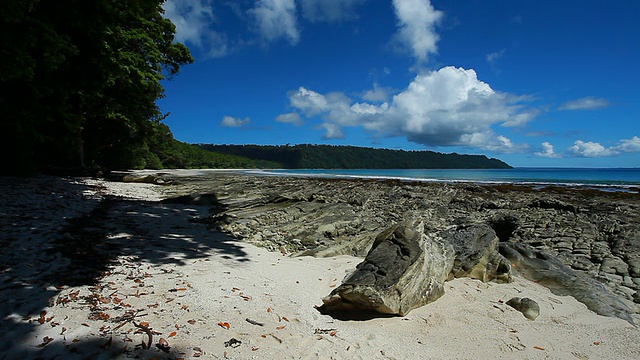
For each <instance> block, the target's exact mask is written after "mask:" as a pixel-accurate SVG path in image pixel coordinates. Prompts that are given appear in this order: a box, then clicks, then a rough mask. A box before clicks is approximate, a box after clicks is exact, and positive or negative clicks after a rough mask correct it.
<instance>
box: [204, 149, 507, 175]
mask: <svg viewBox="0 0 640 360" xmlns="http://www.w3.org/2000/svg"><path fill="white" fill-rule="evenodd" d="M200 146H201V147H202V148H203V149H206V150H209V151H214V152H218V153H223V154H233V155H239V156H244V157H248V158H249V159H251V160H253V161H254V163H255V164H256V165H257V166H258V165H263V166H262V167H271V168H273V167H280V168H286V169H509V168H511V166H509V165H508V164H507V163H505V162H503V161H501V160H498V159H493V158H491V159H490V158H487V157H486V156H484V155H461V154H455V153H454V154H443V153H438V152H434V151H427V150H424V151H405V150H392V149H375V148H366V147H358V146H331V145H309V144H302V145H295V146H288V145H287V146H268V145H213V144H201V145H200Z"/></svg>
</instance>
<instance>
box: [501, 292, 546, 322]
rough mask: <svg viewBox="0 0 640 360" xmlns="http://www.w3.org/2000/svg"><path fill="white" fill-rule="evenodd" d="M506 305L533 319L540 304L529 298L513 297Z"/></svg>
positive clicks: (538, 310)
mask: <svg viewBox="0 0 640 360" xmlns="http://www.w3.org/2000/svg"><path fill="white" fill-rule="evenodd" d="M507 305H509V306H511V307H512V308H514V309H516V310H518V311H520V312H521V313H522V315H524V317H526V318H527V319H529V320H535V319H536V318H537V317H538V315H540V306H539V305H538V303H537V302H535V301H534V300H531V299H529V298H519V297H514V298H511V299H510V300H509V301H507Z"/></svg>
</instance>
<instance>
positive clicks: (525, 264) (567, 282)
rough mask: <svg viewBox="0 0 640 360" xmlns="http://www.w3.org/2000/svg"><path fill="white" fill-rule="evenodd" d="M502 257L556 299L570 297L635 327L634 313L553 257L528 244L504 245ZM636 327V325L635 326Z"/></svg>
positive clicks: (606, 291)
mask: <svg viewBox="0 0 640 360" xmlns="http://www.w3.org/2000/svg"><path fill="white" fill-rule="evenodd" d="M500 253H501V254H503V255H504V256H505V257H506V258H507V259H509V261H511V262H512V264H513V265H514V267H515V270H516V271H518V273H520V274H521V275H522V276H524V277H525V278H527V279H529V280H533V281H536V282H538V283H540V284H541V285H544V286H546V287H547V288H549V289H550V290H551V292H553V293H554V294H556V295H563V296H564V295H570V296H573V297H574V298H576V300H578V301H580V302H581V303H583V304H585V305H586V306H587V307H588V308H589V309H590V310H591V311H593V312H595V313H598V314H600V315H603V316H612V317H619V318H621V319H624V320H626V321H628V322H629V323H631V324H634V321H633V318H632V317H631V313H632V311H631V309H630V308H629V307H628V306H627V305H626V304H625V303H623V302H622V301H620V300H619V299H618V298H616V297H615V296H613V295H612V294H611V293H610V292H609V291H608V290H607V288H606V287H605V286H604V285H603V284H602V283H600V282H598V281H596V280H594V279H591V278H589V277H587V276H585V275H582V274H580V273H578V272H577V271H574V270H572V269H571V268H569V267H568V266H566V265H564V264H563V263H562V262H561V261H560V260H558V258H556V257H555V256H553V255H552V254H550V253H548V252H546V251H543V250H538V249H534V248H532V247H530V246H527V245H525V244H518V243H506V242H505V243H501V244H500ZM634 325H635V324H634Z"/></svg>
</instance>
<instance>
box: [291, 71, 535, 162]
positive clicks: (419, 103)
mask: <svg viewBox="0 0 640 360" xmlns="http://www.w3.org/2000/svg"><path fill="white" fill-rule="evenodd" d="M363 100H367V99H363ZM519 100H520V98H517V97H514V96H509V95H507V94H503V93H499V92H496V91H494V90H493V89H491V87H490V86H489V85H488V84H487V83H484V82H482V81H480V80H478V78H477V75H476V73H475V71H473V70H465V69H462V68H456V67H445V68H442V69H440V70H438V71H432V72H428V73H423V74H419V75H417V76H416V77H415V78H414V80H413V81H412V82H411V83H410V84H409V86H407V88H405V89H404V90H403V91H401V92H400V93H398V94H396V95H395V96H393V97H392V98H391V100H390V101H386V102H383V103H379V102H367V101H354V100H353V99H351V98H349V97H348V96H346V95H345V94H342V93H328V94H320V93H318V92H315V91H313V90H309V89H307V88H304V87H300V88H299V89H298V90H297V91H293V92H291V93H290V94H289V103H290V105H291V106H292V107H293V108H295V109H297V110H299V111H300V112H301V113H302V114H304V115H305V116H307V117H314V116H320V117H321V118H322V119H323V121H324V127H325V129H327V132H328V133H329V132H330V133H331V137H333V134H340V136H343V134H342V132H340V133H338V132H337V129H340V128H342V127H348V126H351V127H353V126H359V127H363V128H365V129H366V130H368V131H370V132H373V133H375V134H376V135H378V136H403V137H406V138H407V139H408V140H409V141H412V142H415V143H419V144H424V145H427V146H468V147H474V148H481V149H485V150H490V151H495V152H503V153H514V152H523V151H526V150H527V145H523V144H514V143H512V142H511V140H509V139H508V138H506V137H504V136H500V135H497V134H496V133H495V132H494V131H493V130H492V126H494V125H503V126H505V125H509V126H513V125H514V123H519V124H521V125H523V124H524V123H526V121H529V120H531V119H532V116H533V115H530V114H529V113H530V111H529V110H526V109H522V105H521V104H519V103H517V101H519ZM369 101H371V99H369ZM528 111H529V112H528ZM514 119H515V120H514ZM326 137H329V135H327V136H326Z"/></svg>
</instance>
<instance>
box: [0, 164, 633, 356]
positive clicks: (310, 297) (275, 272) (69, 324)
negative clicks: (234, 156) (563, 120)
mask: <svg viewBox="0 0 640 360" xmlns="http://www.w3.org/2000/svg"><path fill="white" fill-rule="evenodd" d="M161 172H162V171H161ZM156 173H157V172H156ZM183 174H184V173H183ZM216 174H218V175H216V176H215V179H213V180H214V183H215V186H216V187H215V188H212V187H211V186H212V185H214V183H210V184H206V181H204V182H203V181H199V182H198V184H195V185H194V183H193V182H190V180H187V181H184V179H183V183H182V184H176V185H152V184H146V183H118V182H110V181H103V180H94V179H78V178H70V179H69V178H67V179H65V178H53V177H44V178H42V177H40V178H38V179H31V180H27V183H24V184H19V183H12V182H11V181H8V179H6V178H4V179H0V180H1V182H0V185H1V189H2V195H1V196H2V197H3V198H2V200H3V201H4V203H5V204H7V207H8V209H9V210H11V211H7V210H5V211H4V212H3V213H2V217H1V220H2V227H3V229H9V230H10V231H7V232H5V233H4V234H3V238H2V243H3V245H4V246H5V249H6V250H11V251H12V252H11V254H12V255H13V256H12V257H11V258H8V259H3V260H7V261H8V262H5V263H6V264H8V265H5V267H4V268H3V270H2V280H3V282H2V284H3V285H1V286H0V294H1V295H2V298H4V299H9V298H13V300H12V301H11V302H10V303H8V304H6V305H3V306H2V309H3V310H2V315H3V320H2V325H3V327H2V330H3V335H2V337H1V338H0V343H1V344H2V347H1V348H2V350H0V351H1V352H0V355H2V354H3V356H6V358H7V359H13V358H25V357H35V356H44V357H52V356H53V355H54V354H64V356H66V357H65V358H74V356H77V358H82V357H86V356H88V355H95V356H96V357H97V356H100V355H102V356H107V355H108V357H109V358H130V357H134V356H142V357H143V358H146V357H149V358H151V357H158V358H173V359H175V358H179V357H182V358H193V357H195V356H196V354H199V356H202V357H205V358H206V357H208V358H236V359H249V358H269V357H276V356H277V357H279V358H321V359H324V358H327V359H328V358H332V357H333V358H363V359H364V358H367V359H369V358H372V359H386V358H408V357H410V356H415V355H416V354H421V355H422V356H420V358H424V359H436V358H446V359H464V358H478V357H492V358H513V357H514V356H515V357H520V358H531V359H543V358H549V357H552V358H582V359H586V358H603V359H606V358H612V359H613V358H616V359H620V358H629V359H630V358H635V357H637V356H638V354H640V344H638V343H639V342H638V341H637V340H638V339H640V332H639V331H638V329H637V328H635V327H633V326H631V325H630V324H629V323H627V322H625V321H623V320H621V319H617V318H608V317H602V316H599V315H596V314H595V313H593V312H591V311H589V310H587V309H586V307H585V306H584V305H583V304H581V303H579V302H578V301H576V300H575V299H574V298H573V297H570V296H558V295H555V294H553V293H551V292H550V291H549V290H548V289H547V288H544V287H542V286H541V285H539V284H536V283H534V282H531V281H528V280H526V279H523V278H522V277H516V280H515V282H513V283H510V284H496V283H491V282H489V283H483V282H480V281H478V280H472V279H464V278H463V279H455V280H453V281H449V282H447V283H445V286H446V291H445V295H444V296H443V297H442V298H440V299H439V300H437V301H435V302H434V303H431V304H429V305H426V306H423V307H421V308H418V309H415V310H413V311H412V312H411V313H409V314H408V315H407V316H405V317H394V318H378V319H373V320H369V321H340V320H335V319H333V318H331V317H329V316H326V315H322V314H320V313H319V312H317V310H316V309H314V305H321V300H322V297H324V296H326V295H327V294H328V293H329V292H330V291H331V289H332V288H333V286H336V285H337V284H339V283H340V282H341V281H342V279H343V278H344V277H345V275H346V274H347V273H349V272H350V271H352V269H353V268H354V267H355V265H356V264H357V263H358V262H359V261H360V258H358V257H353V256H350V255H337V256H332V257H319V258H318V257H308V256H305V257H291V256H289V253H288V252H285V254H283V253H282V252H280V251H267V250H266V249H265V247H256V246H254V245H252V242H253V243H256V241H255V239H252V238H250V237H248V236H240V237H235V238H234V237H229V235H228V233H227V234H225V233H220V232H217V231H211V230H209V228H212V227H213V228H214V229H215V227H216V226H218V225H217V224H216V223H210V222H207V221H204V222H203V221H202V220H205V219H208V218H209V217H210V216H211V214H210V213H209V211H210V209H211V206H209V205H198V204H189V205H184V204H168V203H161V202H160V201H159V200H160V199H162V198H166V197H175V196H177V195H179V194H183V193H189V192H198V191H196V190H197V189H200V193H202V192H206V191H202V190H203V189H208V192H211V191H214V192H215V193H216V194H217V195H218V197H217V200H219V201H220V202H222V203H225V204H228V205H225V206H226V207H227V209H226V210H224V212H226V213H227V214H228V215H229V216H231V215H234V214H235V215H242V214H241V213H242V211H245V213H244V214H245V215H246V214H248V213H251V214H252V215H255V216H261V215H264V213H260V211H259V207H255V205H256V204H259V203H260V201H262V200H261V199H264V198H263V197H262V195H265V194H264V192H265V191H267V190H269V189H270V190H273V191H276V190H277V191H280V194H281V195H283V194H284V195H290V194H291V193H290V192H288V191H293V190H295V187H294V186H293V185H295V184H292V183H289V181H290V180H288V179H284V180H282V181H283V182H279V181H281V180H277V179H274V181H275V180H277V181H275V182H273V183H272V182H271V180H267V181H265V179H258V178H256V177H253V176H250V175H242V176H240V177H238V175H237V174H225V173H220V172H219V173H216ZM174 175H175V174H174ZM189 176H193V175H192V174H190V175H189ZM21 180H22V179H21ZM175 180H176V182H180V180H179V179H175ZM243 181H246V182H247V184H248V183H252V185H251V186H248V185H247V186H245V184H244V183H242V182H243ZM300 181H301V182H305V181H306V180H300ZM294 183H295V181H294ZM287 184H288V186H290V188H285V187H284V185H287ZM326 184H327V183H325V182H322V181H321V182H315V183H313V184H312V185H313V186H314V187H318V186H319V185H326ZM341 184H342V183H341ZM351 184H353V183H351ZM362 184H364V187H367V186H371V185H372V184H373V185H375V186H378V187H382V186H385V185H384V184H380V182H378V181H375V182H364V183H362ZM362 184H361V185H362ZM234 185H238V186H239V185H243V186H240V188H242V189H243V191H244V192H245V197H244V198H241V197H240V195H239V194H238V193H236V192H234V191H232V190H233V189H232V188H233V186H234ZM404 185H405V184H400V186H395V185H389V186H390V188H389V189H396V190H395V191H400V190H401V189H399V188H401V187H402V186H404ZM261 186H264V188H262V187H261ZM268 186H275V188H269V187H268ZM465 186H467V185H465ZM409 187H411V186H409ZM430 187H434V188H435V187H439V188H443V187H450V186H442V185H430V186H425V187H424V189H423V190H424V191H426V190H425V189H428V188H430ZM453 187H454V188H456V189H457V188H458V186H453ZM461 187H463V186H462V185H461ZM480 188H482V187H480ZM320 190H321V189H316V191H315V193H316V196H317V198H316V200H317V201H319V200H322V197H321V196H326V195H328V193H326V192H325V193H323V192H322V191H320ZM324 190H325V191H326V188H325V189H324ZM352 190H353V192H355V191H356V190H357V187H356V188H353V189H352ZM370 190H372V191H373V190H376V188H375V187H371V189H370ZM298 191H299V194H298V199H302V198H303V197H304V196H306V195H304V194H303V193H302V192H303V189H300V188H299V189H298ZM309 191H311V190H309ZM261 194H262V195H261ZM389 195H393V194H392V193H389ZM400 195H401V194H400ZM373 200H375V199H370V200H368V201H373ZM497 200H499V199H496V200H494V201H497ZM234 201H235V203H234ZM251 201H253V203H251ZM322 201H331V200H330V199H329V198H324V200H322ZM251 204H253V205H251ZM305 204H306V203H304V202H301V203H299V204H298V205H300V206H302V205H305ZM320 204H323V203H322V202H320ZM326 204H330V202H328V203H326ZM372 204H373V203H372ZM307 205H308V204H307ZM498 205H499V203H498ZM234 206H235V207H234ZM238 206H245V207H244V210H242V209H241V208H240V207H238ZM247 206H249V207H247ZM251 206H253V207H251ZM280 206H282V205H280ZM96 209H98V210H99V211H95V210H96ZM234 209H235V210H234ZM272 210H273V209H272ZM381 210H382V209H381ZM392 210H393V209H386V210H384V211H392ZM88 214H91V216H89V217H87V215H88ZM272 215H273V212H272ZM68 219H82V221H83V222H76V223H75V230H74V229H73V228H70V227H69V221H68ZM235 219H243V218H242V216H239V217H238V218H235ZM253 219H254V220H260V221H262V220H261V219H263V218H255V217H254V218H253ZM384 221H387V220H386V219H385V220H384ZM72 222H73V221H72ZM298 224H299V223H298ZM294 225H295V223H294ZM258 226H260V229H261V233H262V235H263V238H266V237H267V234H268V231H270V232H272V233H274V235H272V236H274V237H276V236H275V235H276V234H275V231H276V230H277V229H278V228H277V224H273V223H272V224H268V223H264V222H263V224H262V225H260V224H258ZM269 227H271V230H269ZM247 229H248V230H250V228H247ZM72 230H73V231H72ZM229 230H232V231H235V230H238V229H235V230H234V229H229ZM62 231H65V232H63V233H62V234H60V232H62ZM232 231H231V233H232ZM255 234H256V233H255V232H253V233H247V234H246V235H255ZM55 235H58V236H55ZM96 235H100V239H101V241H104V242H105V245H108V246H107V247H106V248H98V249H95V248H94V249H87V250H93V251H98V252H101V251H105V252H107V253H108V255H109V256H108V258H109V260H110V261H109V262H108V263H107V265H106V268H105V269H104V271H102V272H98V273H97V275H96V276H95V277H93V278H91V279H89V280H90V281H87V284H84V285H69V284H68V283H65V280H64V277H63V276H61V275H60V274H63V273H64V269H65V268H70V267H71V268H72V267H73V266H78V264H80V265H82V266H87V264H86V263H83V262H79V263H78V264H75V263H74V260H73V259H70V258H67V257H65V256H64V255H63V252H61V250H60V247H59V246H60V244H63V245H64V244H66V245H68V244H70V243H69V242H68V241H71V240H74V238H76V239H75V240H80V239H82V238H87V237H91V236H96ZM16 238H19V239H21V242H20V243H15V239H16ZM61 239H62V241H63V242H62V243H60V241H61ZM263 240H265V239H263ZM65 241H66V242H65ZM56 242H58V243H56ZM73 244H80V243H78V242H77V241H76V242H73ZM274 250H278V249H277V248H276V249H274ZM4 254H5V256H6V255H7V254H8V253H7V252H6V251H5V253H4ZM58 254H60V255H58ZM3 257H4V256H3ZM80 257H81V256H80ZM19 260H20V261H23V262H25V263H29V264H31V266H24V265H23V266H21V265H19V264H20V263H21V262H20V261H19ZM14 263H15V265H12V264H14ZM52 263H57V264H58V265H59V266H58V267H53V268H52V267H51V266H50V265H51V264H52ZM78 269H81V268H78ZM43 274H44V275H43ZM52 275H53V277H51V276H52ZM27 284H30V285H28V286H27ZM38 284H40V285H38ZM43 285H46V289H47V290H46V291H44V290H42V288H40V286H43ZM25 286H26V287H25ZM30 288H32V289H33V290H29V289H30ZM76 292H77V293H76ZM73 294H76V295H73ZM516 295H519V296H523V295H526V296H529V297H531V298H535V299H536V300H537V301H538V302H539V304H540V307H541V315H540V317H539V318H538V319H536V320H535V321H530V320H528V319H526V318H524V317H523V316H522V314H520V313H518V312H517V311H515V310H513V309H512V308H510V307H508V306H506V305H504V303H503V302H504V301H506V300H508V298H509V297H511V296H516ZM27 299H30V300H29V301H27ZM37 299H40V300H37ZM65 299H68V301H66V302H65V301H64V300H65ZM116 299H119V301H118V300H116ZM36 300H37V301H36ZM106 300H109V302H106ZM25 301H27V302H25ZM59 301H60V302H59ZM51 302H53V303H51ZM116 302H117V303H116ZM26 304H29V306H26ZM126 305H129V306H126ZM25 306H26V307H25ZM131 310H133V311H136V313H134V315H136V317H134V319H135V320H134V321H136V323H137V324H138V325H140V324H141V323H144V322H147V323H148V325H147V327H148V328H149V329H152V331H153V332H157V334H156V333H154V334H153V346H152V347H151V348H150V349H142V348H140V346H138V348H136V345H139V344H141V341H142V340H145V341H147V340H146V335H145V334H144V331H142V332H140V333H136V331H138V330H140V329H138V328H136V327H135V326H133V324H132V321H127V318H122V316H124V315H125V314H126V313H127V311H131ZM43 311H46V314H45V315H44V316H41V314H42V312H43ZM101 313H102V315H99V314H101ZM105 314H106V315H108V316H109V317H108V318H106V319H105V317H106V316H105ZM138 315H140V316H138ZM50 318H51V319H50ZM41 319H42V323H40V320H41ZM48 319H49V320H48ZM114 319H118V320H119V321H114ZM248 320H251V321H253V322H257V323H260V324H262V326H260V325H255V324H253V323H251V322H249V321H248ZM122 323H124V325H123V326H122V327H120V328H119V329H115V328H116V327H117V326H119V325H120V324H122ZM219 323H221V324H222V325H219ZM225 323H228V324H229V328H227V327H226V325H225ZM54 324H56V325H55V326H54ZM84 324H86V325H89V326H85V325H84ZM62 329H66V330H65V331H62ZM391 329H392V331H391ZM334 331H335V333H334V334H333V335H331V333H332V332H334ZM174 332H175V333H176V334H175V335H173V336H171V335H172V334H173V333H174ZM363 334H366V335H365V336H363ZM160 337H162V338H164V339H165V340H166V341H167V342H168V344H169V346H170V347H171V349H170V350H169V353H165V352H164V351H162V350H161V349H160V348H158V347H156V346H155V344H157V343H158V340H159V338H160ZM49 338H50V339H52V340H51V341H49V342H47V343H46V344H45V342H46V341H47V340H48V339H49ZM75 339H78V341H77V342H74V340H75ZM232 339H236V341H239V342H240V344H238V343H236V342H232V341H231V340H232ZM225 343H226V344H228V345H227V346H225ZM8 344H12V345H8ZM43 344H44V345H43ZM235 344H238V345H237V347H236V345H235ZM40 345H43V346H41V347H39V346H40ZM72 349H76V350H75V351H76V352H71V351H72Z"/></svg>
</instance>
